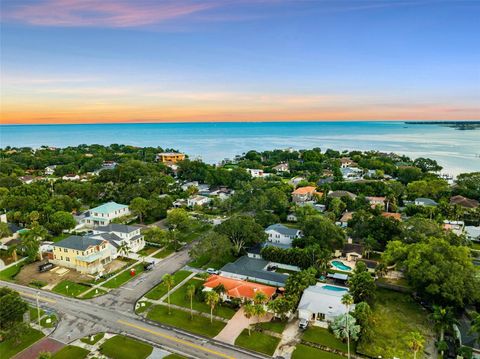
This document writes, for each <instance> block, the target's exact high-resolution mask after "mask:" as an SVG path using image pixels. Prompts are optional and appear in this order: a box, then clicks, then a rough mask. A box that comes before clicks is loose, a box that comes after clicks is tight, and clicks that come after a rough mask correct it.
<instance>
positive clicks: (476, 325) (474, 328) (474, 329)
mask: <svg viewBox="0 0 480 359" xmlns="http://www.w3.org/2000/svg"><path fill="white" fill-rule="evenodd" d="M470 333H472V334H476V335H477V342H479V343H480V314H479V313H476V314H475V317H474V318H473V320H472V323H471V327H470Z"/></svg>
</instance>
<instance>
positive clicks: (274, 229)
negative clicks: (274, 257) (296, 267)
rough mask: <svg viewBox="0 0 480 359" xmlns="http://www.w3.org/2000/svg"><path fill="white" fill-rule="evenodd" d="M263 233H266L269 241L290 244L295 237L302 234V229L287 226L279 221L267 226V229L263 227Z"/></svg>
mask: <svg viewBox="0 0 480 359" xmlns="http://www.w3.org/2000/svg"><path fill="white" fill-rule="evenodd" d="M265 233H266V234H267V235H268V239H267V240H268V241H269V242H272V243H277V244H283V245H286V246H291V245H292V241H293V240H294V239H295V238H300V237H301V236H302V231H300V230H299V229H295V228H288V227H286V226H284V225H283V224H280V223H277V224H272V225H271V226H268V227H267V229H265Z"/></svg>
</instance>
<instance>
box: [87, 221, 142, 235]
mask: <svg viewBox="0 0 480 359" xmlns="http://www.w3.org/2000/svg"><path fill="white" fill-rule="evenodd" d="M140 228H141V227H138V226H129V225H126V224H119V223H110V224H109V225H108V226H100V227H97V228H95V230H94V231H98V232H117V233H132V232H135V231H136V230H138V229H140Z"/></svg>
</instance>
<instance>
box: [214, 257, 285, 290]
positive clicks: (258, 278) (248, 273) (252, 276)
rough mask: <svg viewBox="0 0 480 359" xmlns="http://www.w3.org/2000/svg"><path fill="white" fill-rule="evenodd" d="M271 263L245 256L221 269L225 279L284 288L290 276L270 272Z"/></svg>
mask: <svg viewBox="0 0 480 359" xmlns="http://www.w3.org/2000/svg"><path fill="white" fill-rule="evenodd" d="M269 265H270V262H269V261H266V260H264V259H257V258H250V257H248V256H243V257H240V258H238V259H237V260H236V261H235V262H233V263H227V264H226V265H224V266H223V267H222V269H220V274H221V275H222V276H224V277H229V278H235V279H244V280H252V281H255V282H259V283H264V284H267V285H274V286H276V287H283V286H284V285H285V282H286V280H287V278H288V275H286V274H283V273H275V272H272V271H268V270H267V269H268V267H269Z"/></svg>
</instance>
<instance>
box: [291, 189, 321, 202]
mask: <svg viewBox="0 0 480 359" xmlns="http://www.w3.org/2000/svg"><path fill="white" fill-rule="evenodd" d="M322 194H323V193H321V192H317V188H316V187H314V186H305V187H298V188H297V189H296V190H295V191H293V192H292V200H293V202H295V203H303V202H306V201H310V200H312V199H314V198H315V197H316V196H322Z"/></svg>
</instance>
